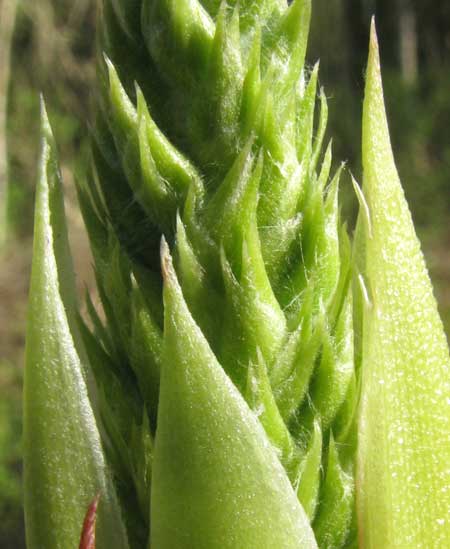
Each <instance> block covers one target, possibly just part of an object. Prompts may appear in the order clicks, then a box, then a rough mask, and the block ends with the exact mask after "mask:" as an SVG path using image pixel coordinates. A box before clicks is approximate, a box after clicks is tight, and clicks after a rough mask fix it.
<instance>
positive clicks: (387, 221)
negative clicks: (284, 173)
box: [357, 25, 450, 549]
mask: <svg viewBox="0 0 450 549" xmlns="http://www.w3.org/2000/svg"><path fill="white" fill-rule="evenodd" d="M363 168H364V186H363V190H364V194H365V197H366V200H367V205H368V209H369V212H370V222H371V225H370V226H371V232H372V235H371V236H370V235H367V234H366V236H365V243H366V248H365V272H363V275H364V276H365V279H366V281H367V290H368V292H369V298H370V304H368V305H367V306H366V310H365V311H364V325H363V334H364V335H363V348H362V387H361V390H362V404H361V410H360V418H359V450H358V454H359V457H358V469H359V472H358V477H359V479H358V483H357V486H358V508H359V524H360V528H359V532H360V545H361V546H363V547H365V548H367V549H370V548H373V549H375V548H376V549H378V548H380V547H383V548H385V549H390V548H394V547H414V548H424V549H425V548H431V547H433V548H434V547H436V548H438V547H448V546H450V520H449V510H450V490H449V489H448V488H449V486H450V468H449V463H450V443H449V442H450V439H449V433H450V414H449V403H450V360H449V354H448V348H447V342H446V338H445V335H444V331H443V327H442V323H441V321H440V319H439V315H438V312H437V307H436V301H435V299H434V297H433V292H432V288H431V284H430V280H429V277H428V273H427V271H426V268H425V263H424V259H423V255H422V253H421V251H420V246H419V242H418V240H417V237H416V235H415V233H414V228H413V224H412V220H411V215H410V212H409V210H408V207H407V204H406V201H405V198H404V195H403V191H402V188H401V185H400V181H399V178H398V174H397V171H396V168H395V165H394V160H393V155H392V150H391V144H390V139H389V132H388V127H387V121H386V114H385V108H384V103H383V91H382V83H381V76H380V62H379V55H378V45H377V38H376V34H375V27H374V25H372V32H371V39H370V53H369V63H368V69H367V79H366V92H365V99H364V114H363ZM366 226H367V223H366Z"/></svg>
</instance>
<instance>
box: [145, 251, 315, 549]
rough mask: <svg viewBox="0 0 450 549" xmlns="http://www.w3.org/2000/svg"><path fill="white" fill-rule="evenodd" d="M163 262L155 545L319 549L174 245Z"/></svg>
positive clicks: (154, 488) (183, 548) (208, 548)
mask: <svg viewBox="0 0 450 549" xmlns="http://www.w3.org/2000/svg"><path fill="white" fill-rule="evenodd" d="M162 262H163V273H164V278H165V287H164V303H165V330H164V345H165V350H164V353H165V354H164V363H163V368H162V375H161V390H160V401H159V410H158V418H159V420H158V430H157V434H156V443H155V453H154V462H153V480H152V502H151V509H152V511H151V513H152V514H151V528H152V532H151V544H152V547H157V548H158V549H174V548H176V549H192V548H194V547H195V549H215V548H220V549H236V548H237V547H240V548H245V549H263V548H267V549H269V548H273V547H277V548H278V549H294V548H295V549H301V548H302V549H303V548H313V547H316V542H315V540H314V535H313V533H312V530H311V527H310V525H309V523H308V519H307V516H306V514H305V512H304V510H303V508H302V507H301V505H300V504H299V502H298V500H297V497H296V494H295V493H294V490H293V489H292V487H291V484H290V482H289V479H288V477H287V475H286V473H285V471H284V470H283V467H282V465H281V464H280V462H279V460H278V457H277V455H276V452H275V450H274V448H273V447H272V446H271V444H270V442H269V441H268V439H267V437H266V434H265V433H264V430H263V428H262V426H261V425H260V423H259V422H258V419H257V417H256V416H255V415H254V414H253V412H252V411H251V410H250V409H249V407H248V405H247V404H246V402H245V400H244V399H243V397H242V396H241V394H240V393H239V391H238V390H237V389H236V387H235V386H234V385H233V383H232V382H231V381H230V379H229V378H228V376H227V375H226V374H225V372H224V371H223V369H222V368H221V366H220V365H219V364H218V362H217V360H216V358H215V356H214V354H213V353H212V351H211V349H210V347H209V345H208V343H207V342H206V340H205V339H204V336H203V335H202V333H201V331H200V329H199V328H198V326H197V325H196V324H195V322H194V321H193V319H192V317H191V315H190V313H189V310H188V308H187V306H186V304H185V301H184V299H183V295H182V292H181V288H180V286H179V284H178V281H177V278H176V275H175V272H174V270H173V267H172V261H171V258H170V255H169V251H168V248H167V246H166V245H165V244H163V250H162Z"/></svg>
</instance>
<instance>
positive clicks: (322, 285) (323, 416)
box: [25, 0, 450, 549]
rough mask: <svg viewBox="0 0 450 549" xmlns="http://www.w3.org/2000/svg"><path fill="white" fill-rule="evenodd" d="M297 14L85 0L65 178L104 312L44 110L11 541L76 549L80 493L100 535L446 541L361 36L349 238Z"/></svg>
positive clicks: (432, 411) (298, 548) (256, 543)
mask: <svg viewBox="0 0 450 549" xmlns="http://www.w3.org/2000/svg"><path fill="white" fill-rule="evenodd" d="M310 11H311V3H310V1H309V0H295V1H294V2H293V3H292V4H291V6H290V7H288V6H287V5H286V3H285V2H284V0H258V1H250V0H240V2H236V1H232V0H230V1H229V2H228V3H227V2H224V1H223V2H221V1H219V0H177V1H174V0H104V1H103V5H102V11H101V19H100V36H99V56H98V74H99V94H98V98H97V113H96V120H95V124H94V130H93V132H92V159H93V162H92V171H91V173H90V174H89V175H88V177H87V178H86V181H85V182H82V183H79V184H78V194H79V202H80V207H81V210H82V213H83V217H84V220H85V224H86V228H87V230H88V233H89V237H90V241H91V247H92V252H93V256H94V263H95V265H94V267H95V274H96V280H97V287H98V294H99V297H100V301H101V306H102V309H103V311H102V313H101V314H100V313H99V312H97V310H96V308H95V307H94V304H93V303H92V302H91V300H90V298H89V297H88V298H87V303H86V305H87V311H88V316H89V320H83V319H81V317H80V316H79V315H78V314H77V312H76V307H75V298H74V290H73V285H72V284H71V279H70V276H71V274H70V273H71V271H70V265H68V263H69V262H68V249H67V243H66V240H65V238H66V237H65V229H64V219H63V209H62V204H61V196H60V183H59V179H58V175H57V168H56V160H55V156H54V154H55V153H54V144H53V139H52V137H51V135H50V130H49V127H48V122H47V121H46V119H44V127H43V135H44V152H43V164H42V166H43V169H42V175H41V178H40V181H39V188H38V194H37V212H36V239H35V257H34V266H33V278H32V289H31V303H30V328H29V332H28V342H27V357H28V358H27V372H26V380H25V382H26V383H25V439H26V443H25V444H26V456H25V457H26V461H25V479H26V491H27V497H26V502H25V503H26V514H27V530H28V543H29V546H30V548H31V549H42V547H45V548H46V549H47V548H48V549H53V548H59V547H64V548H66V547H75V546H76V543H77V542H78V540H79V536H80V531H79V530H80V525H81V524H82V520H83V514H84V511H85V509H86V507H87V505H88V504H89V502H90V501H92V498H93V497H94V495H95V494H97V493H99V491H100V493H101V500H100V503H99V509H98V522H97V530H96V532H97V535H96V543H97V546H98V548H99V549H110V548H114V547H117V548H119V547H120V548H121V549H122V548H123V549H126V548H127V547H128V544H129V547H131V548H132V549H143V548H145V547H147V548H149V549H150V548H153V549H165V548H167V549H202V548H205V549H214V548H215V547H217V548H219V547H220V548H228V549H253V548H254V549H273V548H274V547H276V548H277V549H308V548H315V547H318V548H320V549H341V548H342V549H344V548H356V547H360V548H361V549H362V548H363V547H364V548H365V547H372V548H374V549H380V548H383V549H384V548H386V549H390V548H394V547H405V548H407V547H411V548H413V547H414V548H416V547H423V548H425V547H426V548H428V547H436V548H438V547H446V546H447V545H450V540H449V522H448V516H449V494H450V491H449V490H448V487H449V486H450V479H449V469H448V463H449V462H450V459H449V458H450V456H449V449H450V444H449V440H448V433H449V421H450V420H449V417H450V415H449V414H448V409H449V406H448V403H449V401H450V400H449V399H450V396H449V376H448V367H449V357H448V351H447V347H446V343H445V337H444V335H443V331H442V325H441V324H440V322H439V319H438V316H437V312H436V305H435V302H434V299H433V297H432V293H431V288H430V285H429V281H428V277H427V274H426V271H425V268H424V264H423V259H422V256H421V254H420V251H419V246H418V243H417V240H416V238H415V236H414V232H413V228H412V224H411V220H410V216H409V212H408V210H407V207H406V205H405V202H404V198H403V194H402V191H401V189H400V185H399V182H398V177H397V174H396V171H395V167H394V164H393V160H392V154H391V151H390V145H389V136H388V132H387V125H386V120H385V113H384V107H383V100H382V92H381V81H380V76H379V65H378V60H377V53H376V42H375V35H374V33H373V34H372V40H371V50H370V58H369V68H368V76H367V89H366V98H365V105H364V120H363V129H364V136H363V163H364V188H363V191H362V190H360V189H359V187H358V186H357V184H356V183H355V189H356V193H357V196H358V199H359V201H360V206H361V208H360V220H359V222H358V227H357V231H356V235H355V242H354V244H353V245H352V244H351V242H350V239H349V237H348V235H347V231H346V226H345V224H344V223H343V222H342V221H341V219H340V214H339V204H338V191H339V180H340V175H341V171H342V167H339V168H338V169H337V171H336V172H335V173H333V172H332V169H331V168H332V147H331V143H330V144H328V145H327V146H326V148H325V152H323V143H324V136H325V130H326V123H327V113H328V109H327V102H326V97H325V94H324V92H323V91H322V90H318V65H316V66H315V67H314V68H313V69H312V70H311V71H309V70H308V69H307V68H306V67H305V63H304V60H305V52H306V43H307V37H308V30H309V19H310ZM317 95H318V96H319V101H318V103H319V106H318V108H316V96H317ZM161 240H162V242H163V244H162V251H160V242H161ZM172 258H173V259H172ZM161 262H162V268H161ZM354 275H355V276H354ZM91 373H92V374H93V377H94V378H95V391H92V393H93V395H95V398H93V402H95V411H96V420H95V419H94V415H93V412H92V408H91V405H90V402H89V398H88V392H87V388H86V385H87V383H86V381H85V379H90V376H91ZM97 425H98V427H97ZM100 434H101V435H100ZM100 437H101V443H100ZM355 469H357V475H358V476H357V478H358V482H355ZM110 478H111V479H112V482H111V481H110V480H109V479H110ZM113 486H114V488H113ZM114 494H117V497H116V496H115V495H114ZM355 498H356V500H357V505H356V503H355ZM356 508H358V517H357V513H356ZM119 509H120V510H119ZM122 521H123V522H122ZM125 531H126V535H125ZM127 540H128V541H127Z"/></svg>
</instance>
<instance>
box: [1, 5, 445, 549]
mask: <svg viewBox="0 0 450 549" xmlns="http://www.w3.org/2000/svg"><path fill="white" fill-rule="evenodd" d="M95 4H96V2H95V0H0V256H1V264H2V267H1V269H0V303H1V307H0V341H1V351H0V548H1V549H9V548H15V549H20V548H22V547H25V542H24V532H23V518H22V508H21V499H22V494H21V480H20V479H21V465H20V455H21V404H20V400H21V379H22V366H23V356H24V332H25V314H26V299H27V286H28V278H29V270H30V260H31V255H30V254H31V236H32V226H33V198H34V196H33V195H34V184H35V178H36V166H37V155H38V148H39V135H38V129H39V128H38V125H39V94H40V92H42V93H43V94H44V96H45V98H46V102H47V107H48V110H49V115H50V119H51V121H52V124H53V126H54V131H55V134H56V138H57V141H58V146H59V149H60V155H61V163H62V173H63V177H64V180H65V184H66V195H67V201H66V207H67V214H68V219H69V231H70V237H71V244H72V248H73V253H74V256H75V259H76V270H77V276H78V283H79V286H80V289H82V288H84V286H85V285H86V284H87V286H88V287H90V286H91V285H92V273H91V270H90V256H89V252H88V246H87V243H86V239H85V235H84V232H83V229H82V223H81V218H80V215H79V212H78V209H77V205H76V199H75V193H74V189H73V174H74V173H77V172H80V173H82V171H83V167H84V166H85V165H86V162H87V160H86V158H87V154H86V150H87V137H86V134H87V129H86V128H87V123H88V120H89V112H90V104H91V100H90V98H91V93H92V90H93V89H94V79H95V74H94V60H93V55H94V42H95V12H96V5H95ZM372 14H375V15H376V22H377V27H378V34H379V40H380V48H381V59H382V68H383V77H384V87H385V96H386V103H387V110H388V116H389V121H390V128H391V137H392V142H393V147H394V152H395V156H396V160H397V165H398V169H399V172H400V177H401V179H402V182H403V185H404V188H405V192H406V195H407V198H408V201H409V204H410V207H411V210H412V213H413V217H414V220H415V223H416V227H417V231H418V233H419V236H420V238H421V240H422V243H423V249H424V252H425V255H426V258H427V262H428V266H429V268H430V272H431V276H432V279H433V282H434V284H435V289H436V296H437V298H438V302H439V306H440V310H441V313H442V317H443V319H444V323H445V325H446V330H447V334H448V333H449V331H450V224H449V219H450V132H449V121H450V3H449V2H448V0H433V2H424V1H423V0H422V1H419V0H313V21H312V32H311V39H310V48H309V54H308V63H309V64H310V66H312V64H313V63H314V62H315V61H316V60H317V59H318V58H320V63H321V67H320V79H321V84H322V85H323V86H324V87H325V91H326V93H327V96H328V98H329V109H330V122H329V130H328V133H329V136H333V144H334V157H335V159H336V161H338V160H339V161H340V160H346V161H347V166H348V168H349V170H351V171H352V173H354V175H355V176H356V177H357V178H358V179H360V180H361V167H360V134H361V125H360V120H361V110H362V98H363V89H364V66H365V62H366V56H367V43H368V32H369V25H370V18H371V16H372ZM347 179H348V178H347ZM342 200H343V207H344V211H345V214H346V215H347V216H348V217H349V218H350V219H353V218H354V215H355V200H354V197H353V192H352V190H351V187H350V184H349V182H348V181H346V182H344V185H343V187H342Z"/></svg>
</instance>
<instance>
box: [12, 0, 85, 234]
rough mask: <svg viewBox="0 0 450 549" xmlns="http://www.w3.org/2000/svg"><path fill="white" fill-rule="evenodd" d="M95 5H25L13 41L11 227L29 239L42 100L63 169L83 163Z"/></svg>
mask: <svg viewBox="0 0 450 549" xmlns="http://www.w3.org/2000/svg"><path fill="white" fill-rule="evenodd" d="M94 27H95V2H94V1H93V0H77V2H70V1H68V0H62V1H58V2H56V1H55V0H39V2H36V1H34V0H22V2H20V3H19V7H18V13H17V19H16V29H15V33H14V39H13V47H12V56H11V64H12V67H13V70H12V71H11V82H10V89H9V108H8V135H7V137H8V142H9V170H10V177H9V196H10V198H9V206H8V210H9V223H10V227H11V229H12V230H13V231H14V232H15V234H16V235H19V236H24V235H29V234H30V232H31V228H32V204H33V193H34V183H35V173H34V172H35V166H36V165H37V144H38V143H39V139H38V136H39V95H40V94H41V93H42V94H43V95H44V96H45V98H46V101H47V104H48V106H49V115H50V116H51V118H52V121H53V124H54V126H55V130H56V133H57V135H58V143H59V146H60V149H61V157H62V162H63V165H64V164H65V163H68V162H70V163H71V165H73V162H75V161H76V162H83V158H84V155H83V150H84V149H85V148H86V118H87V115H88V110H89V96H90V93H91V90H92V85H91V83H92V81H93V77H94V65H93V49H94V36H95V30H94Z"/></svg>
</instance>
